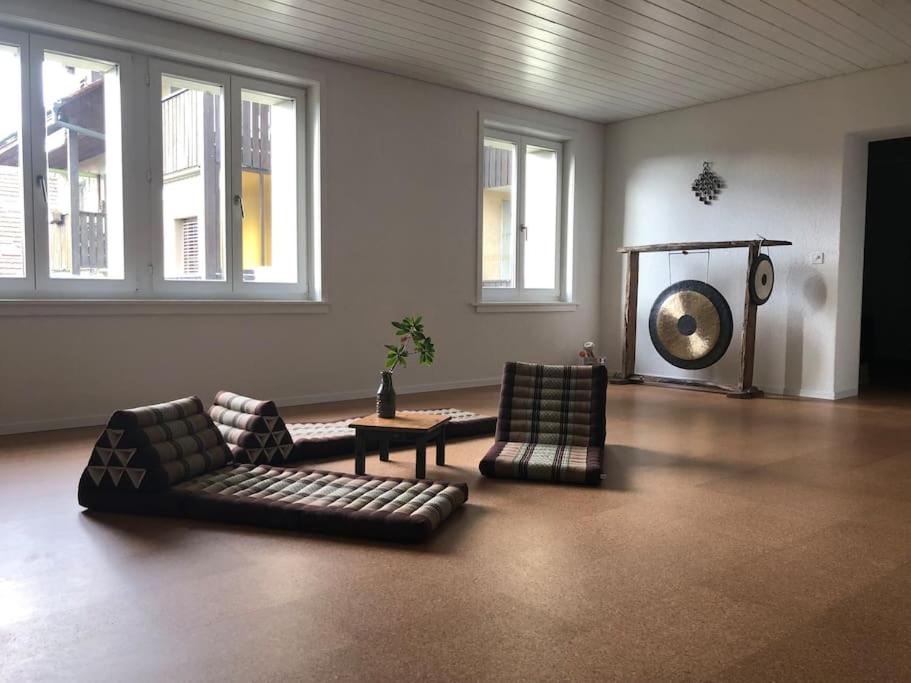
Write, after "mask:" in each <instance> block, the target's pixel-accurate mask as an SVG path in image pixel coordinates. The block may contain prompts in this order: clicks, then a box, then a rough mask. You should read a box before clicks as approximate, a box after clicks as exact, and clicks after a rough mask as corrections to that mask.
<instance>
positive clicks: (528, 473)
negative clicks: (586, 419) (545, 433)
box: [479, 441, 604, 485]
mask: <svg viewBox="0 0 911 683" xmlns="http://www.w3.org/2000/svg"><path fill="white" fill-rule="evenodd" d="M603 462H604V449H603V448H602V447H599V446H561V445H558V444H542V443H520V442H517V441H497V442H496V443H494V445H493V446H492V447H491V449H490V450H489V451H488V452H487V455H485V456H484V458H483V459H482V460H481V464H480V466H479V467H480V470H481V473H482V474H483V475H484V476H486V477H500V478H504V479H535V480H538V481H556V482H564V483H572V484H591V485H596V484H598V483H599V482H600V481H601V473H602V470H603Z"/></svg>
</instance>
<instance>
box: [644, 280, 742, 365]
mask: <svg viewBox="0 0 911 683" xmlns="http://www.w3.org/2000/svg"><path fill="white" fill-rule="evenodd" d="M648 331H649V334H650V335H651V338H652V344H654V346H655V350H657V351H658V353H659V354H661V357H662V358H664V360H666V361H667V362H668V363H670V364H671V365H675V366H677V367H678V368H683V369H685V370H699V369H701V368H707V367H709V366H710V365H713V364H714V363H716V362H718V360H719V359H720V358H721V357H722V356H723V355H724V354H725V352H726V351H727V350H728V346H729V345H730V343H731V336H732V335H733V332H734V320H733V318H732V316H731V307H730V306H728V302H727V301H726V300H725V298H724V297H723V296H722V295H721V292H719V291H718V290H717V289H715V288H714V287H712V286H711V285H710V284H708V283H705V282H702V281H701V280H681V281H680V282H676V283H674V284H672V285H671V286H670V287H668V288H667V289H665V290H664V291H663V292H661V294H659V295H658V298H657V299H655V303H654V304H653V305H652V312H651V315H649V319H648Z"/></svg>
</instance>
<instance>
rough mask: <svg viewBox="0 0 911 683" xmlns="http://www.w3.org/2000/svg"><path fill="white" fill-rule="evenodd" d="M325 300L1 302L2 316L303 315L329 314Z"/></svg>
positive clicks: (43, 300) (33, 300)
mask: <svg viewBox="0 0 911 683" xmlns="http://www.w3.org/2000/svg"><path fill="white" fill-rule="evenodd" d="M328 312H329V304H328V303H327V302H325V301H301V300H284V299H258V300H257V299H251V300H244V299H0V317H4V316H13V317H17V316H18V317H37V316H125V315H132V316H144V315H301V314H309V313H328Z"/></svg>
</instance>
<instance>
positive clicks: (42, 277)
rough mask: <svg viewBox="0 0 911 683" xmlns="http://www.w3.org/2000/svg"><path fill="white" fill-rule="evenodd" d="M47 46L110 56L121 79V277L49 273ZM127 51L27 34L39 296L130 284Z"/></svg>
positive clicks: (121, 289) (82, 294)
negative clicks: (44, 72) (43, 185)
mask: <svg viewBox="0 0 911 683" xmlns="http://www.w3.org/2000/svg"><path fill="white" fill-rule="evenodd" d="M46 51H50V52H57V53H60V54H65V55H73V56H78V57H84V58H86V59H96V60H98V61H103V62H113V63H116V64H117V67H118V80H119V82H120V126H121V141H120V149H121V163H122V171H121V172H122V176H123V177H122V179H121V188H122V192H123V194H122V196H121V197H120V206H121V207H122V211H123V271H124V272H123V277H122V278H97V279H96V278H77V277H74V278H65V277H64V278H54V277H51V274H50V245H49V239H48V231H47V218H48V204H47V200H46V199H45V196H44V192H43V191H42V190H41V189H40V183H41V180H39V179H40V178H43V179H44V180H43V182H44V183H47V177H48V170H47V156H46V155H45V149H44V145H45V142H44V131H45V115H46V112H45V109H44V98H43V93H42V87H43V83H42V81H43V79H42V63H43V61H44V53H45V52H46ZM132 66H133V62H132V57H131V55H130V54H129V53H127V52H122V51H120V50H114V49H110V48H106V47H100V46H98V45H94V44H92V43H83V42H79V41H74V40H67V39H61V38H51V37H47V36H40V35H32V36H31V38H30V40H29V73H30V79H31V80H30V84H29V86H30V87H29V99H30V103H31V117H30V124H31V125H30V130H31V131H33V132H34V133H35V134H34V135H33V136H32V137H31V138H30V142H31V144H30V147H31V157H32V178H33V183H32V187H33V192H32V197H33V202H32V205H33V207H34V209H33V215H32V217H33V222H32V225H33V231H34V235H33V241H34V247H33V251H32V254H33V255H34V258H33V261H32V262H33V264H34V274H35V288H36V292H37V293H38V294H39V295H40V296H41V297H43V298H53V297H79V298H96V297H105V296H112V295H113V296H118V295H119V296H125V295H127V294H128V293H131V292H133V291H134V290H135V285H134V284H133V279H132V273H131V272H130V271H131V268H130V265H131V262H132V259H131V258H130V255H131V250H132V248H133V241H134V235H133V230H132V227H133V222H132V221H130V220H129V216H128V212H127V202H126V196H127V191H126V184H127V181H126V178H127V172H126V166H127V160H128V159H130V158H131V156H132V155H133V154H136V153H137V152H136V150H135V140H136V139H137V132H136V129H135V128H134V126H135V124H136V120H135V116H134V115H133V108H132V106H131V102H132V98H131V97H130V96H129V84H130V83H132V82H133V79H134V75H133V69H132Z"/></svg>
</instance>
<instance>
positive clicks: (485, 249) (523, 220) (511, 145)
mask: <svg viewBox="0 0 911 683" xmlns="http://www.w3.org/2000/svg"><path fill="white" fill-rule="evenodd" d="M482 150H483V151H482V153H483V157H482V159H481V179H480V180H481V231H480V232H481V266H480V271H481V298H482V301H491V302H496V301H542V302H546V301H557V300H559V299H560V297H561V295H562V287H561V277H562V272H563V259H562V255H563V248H562V244H563V233H564V231H563V229H562V225H563V212H562V194H563V143H561V142H555V141H551V140H546V139H540V138H535V137H529V136H526V135H520V134H517V133H514V132H511V131H508V130H499V129H494V128H489V127H488V128H487V129H486V130H485V132H484V138H483V147H482Z"/></svg>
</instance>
